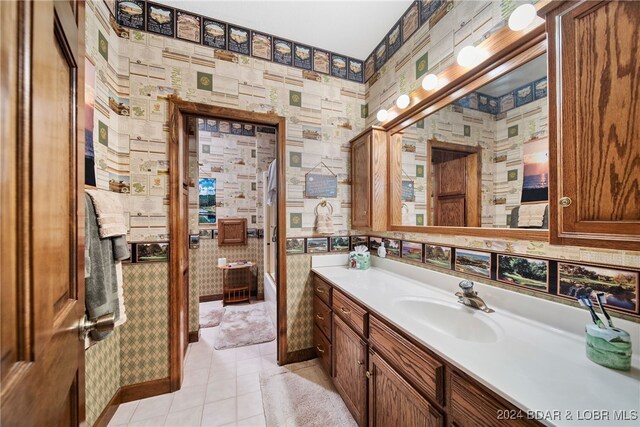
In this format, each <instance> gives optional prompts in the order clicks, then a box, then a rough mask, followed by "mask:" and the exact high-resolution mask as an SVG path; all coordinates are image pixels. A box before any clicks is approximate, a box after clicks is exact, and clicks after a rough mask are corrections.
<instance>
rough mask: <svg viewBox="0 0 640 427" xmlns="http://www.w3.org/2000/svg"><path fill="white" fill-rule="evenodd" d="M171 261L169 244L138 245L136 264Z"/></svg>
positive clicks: (145, 243) (151, 243)
mask: <svg viewBox="0 0 640 427" xmlns="http://www.w3.org/2000/svg"><path fill="white" fill-rule="evenodd" d="M168 260H169V242H148V243H147V242H144V243H137V244H136V262H166V261H168Z"/></svg>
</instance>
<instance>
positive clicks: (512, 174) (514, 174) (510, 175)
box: [507, 169, 518, 181]
mask: <svg viewBox="0 0 640 427" xmlns="http://www.w3.org/2000/svg"><path fill="white" fill-rule="evenodd" d="M517 180H518V169H511V170H510V171H507V181H517Z"/></svg>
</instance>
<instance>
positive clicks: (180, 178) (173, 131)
mask: <svg viewBox="0 0 640 427" xmlns="http://www.w3.org/2000/svg"><path fill="white" fill-rule="evenodd" d="M189 118H196V120H197V119H198V118H200V119H204V120H213V121H217V122H218V123H220V124H222V122H223V121H224V122H227V123H229V124H230V125H233V123H239V124H246V125H247V126H250V124H255V125H259V126H268V127H271V128H273V129H275V131H276V135H277V137H276V149H275V152H276V156H275V157H276V159H278V160H280V159H284V156H285V132H286V130H285V119H284V118H283V117H280V116H277V115H275V114H270V113H253V112H247V111H242V110H234V109H230V108H224V107H215V106H210V105H206V104H200V103H194V102H188V101H183V100H181V99H179V98H178V97H176V96H171V97H169V127H170V144H169V161H170V164H171V165H178V167H177V168H174V167H172V168H170V171H169V183H170V184H169V185H170V191H169V206H170V208H169V210H170V220H169V233H170V235H171V246H170V260H171V261H170V263H169V277H170V298H169V305H170V308H169V318H170V320H169V322H170V335H169V341H170V345H169V347H170V366H169V371H170V377H171V386H172V390H178V389H179V388H180V385H181V382H182V377H183V367H184V349H185V348H186V344H185V343H186V341H187V336H188V326H187V324H188V319H189V317H188V313H189V297H188V295H189V293H188V290H186V288H187V287H188V278H187V277H186V276H185V272H188V269H189V253H188V252H189V249H188V248H189V240H190V238H189V224H188V218H189V207H188V204H189V200H188V196H187V197H184V194H185V189H186V191H187V193H188V189H189V188H193V187H198V186H199V183H195V182H192V180H191V178H190V177H189V151H190V150H189V141H190V136H189V131H188V122H189ZM240 127H241V128H242V127H243V125H240ZM240 132H242V129H240ZM229 143H232V142H229ZM276 177H277V183H278V184H280V183H283V182H284V164H283V162H282V161H278V162H277V173H276ZM216 185H217V184H216ZM284 187H285V186H284V185H279V186H278V190H277V196H276V201H275V205H276V206H277V207H276V208H275V209H274V213H275V218H274V217H270V218H269V219H267V218H266V217H265V231H264V237H265V239H264V240H266V238H267V237H271V236H273V232H272V230H271V229H270V227H267V226H266V224H267V223H268V222H267V221H269V223H271V222H275V226H274V227H277V228H279V229H284V227H285V226H286V224H285V218H284V215H282V214H280V215H279V214H278V213H282V212H284V203H285V200H286V199H285V188H284ZM240 193H241V192H240ZM238 197H242V194H239V195H238ZM216 209H218V208H217V207H216ZM214 212H215V213H214ZM212 214H213V215H212ZM215 215H217V212H216V211H215V210H212V209H209V212H208V214H207V215H206V216H207V217H208V218H209V219H210V220H212V217H213V216H215ZM175 236H181V237H178V238H177V237H175ZM269 246H270V248H272V249H270V250H271V251H274V252H275V253H274V256H275V260H276V262H275V263H274V266H273V268H270V269H271V270H272V271H277V273H276V274H275V276H276V277H277V279H278V281H277V282H276V287H277V295H276V313H277V316H276V317H277V320H276V324H277V325H276V326H277V327H276V331H277V333H276V335H277V349H278V350H277V360H278V362H279V363H283V362H284V360H283V358H284V357H286V328H282V327H281V326H280V325H285V326H286V290H285V287H286V286H285V277H286V269H285V256H286V255H285V246H284V239H283V238H282V237H281V236H278V237H277V238H276V241H275V242H271V241H270V245H269ZM208 261H209V262H211V263H213V265H214V268H215V266H216V265H217V261H218V260H217V259H211V260H208ZM265 271H266V268H265ZM265 271H259V272H258V274H261V275H264V274H265ZM192 301H193V300H192Z"/></svg>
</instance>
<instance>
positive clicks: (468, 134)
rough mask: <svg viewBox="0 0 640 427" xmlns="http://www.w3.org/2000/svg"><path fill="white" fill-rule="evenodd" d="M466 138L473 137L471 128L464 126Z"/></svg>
mask: <svg viewBox="0 0 640 427" xmlns="http://www.w3.org/2000/svg"><path fill="white" fill-rule="evenodd" d="M464 136H471V126H469V125H464Z"/></svg>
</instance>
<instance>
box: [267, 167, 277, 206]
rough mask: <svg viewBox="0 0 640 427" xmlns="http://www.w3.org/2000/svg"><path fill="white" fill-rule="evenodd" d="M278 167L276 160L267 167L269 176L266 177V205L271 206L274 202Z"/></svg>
mask: <svg viewBox="0 0 640 427" xmlns="http://www.w3.org/2000/svg"><path fill="white" fill-rule="evenodd" d="M277 177H278V167H277V165H276V160H274V161H273V162H271V164H270V165H269V176H268V177H267V205H268V206H271V205H273V203H274V202H275V201H276V196H277V193H278V178H277Z"/></svg>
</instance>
